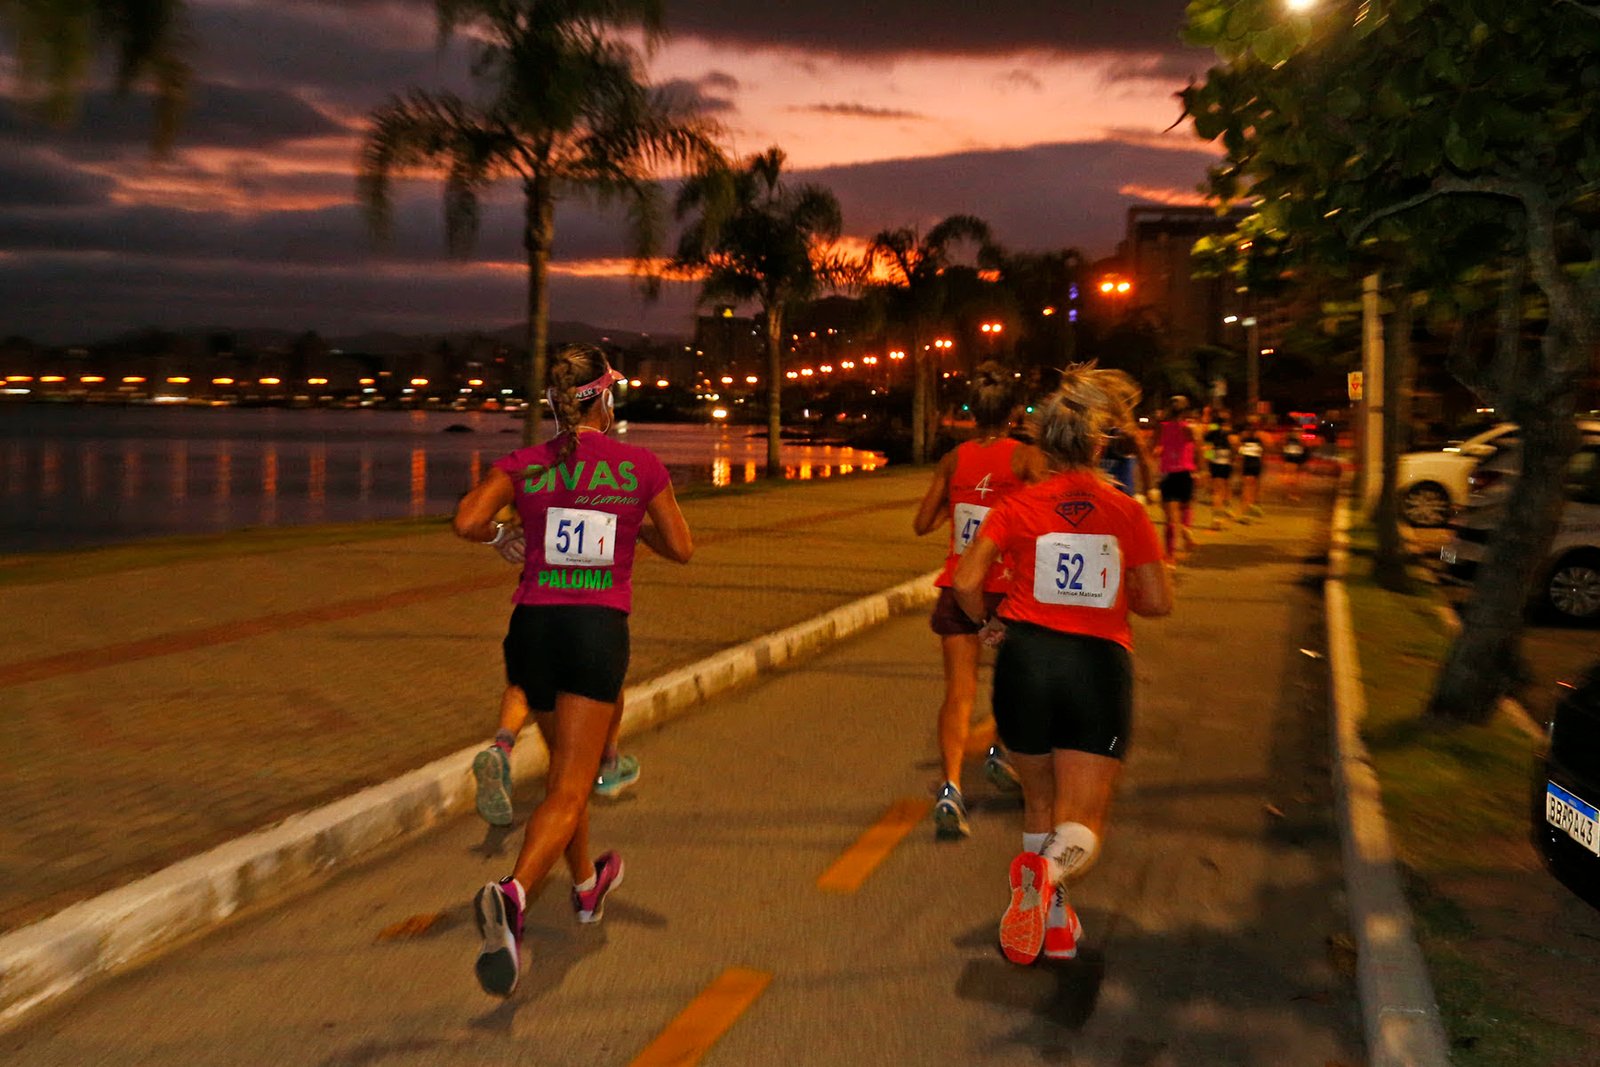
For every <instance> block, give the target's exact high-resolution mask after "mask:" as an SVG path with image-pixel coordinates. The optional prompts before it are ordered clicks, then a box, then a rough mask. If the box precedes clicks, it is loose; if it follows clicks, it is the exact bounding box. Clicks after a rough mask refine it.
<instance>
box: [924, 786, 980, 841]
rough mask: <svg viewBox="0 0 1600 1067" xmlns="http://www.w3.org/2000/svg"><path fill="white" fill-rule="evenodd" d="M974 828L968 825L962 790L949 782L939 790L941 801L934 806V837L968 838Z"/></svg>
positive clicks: (935, 802)
mask: <svg viewBox="0 0 1600 1067" xmlns="http://www.w3.org/2000/svg"><path fill="white" fill-rule="evenodd" d="M971 833H972V827H971V826H969V825H967V802H966V801H965V800H964V799H962V796H961V790H959V789H957V788H956V787H955V786H953V785H951V784H950V783H949V782H946V783H945V784H944V787H943V788H942V789H940V790H939V799H938V800H936V801H934V804H933V836H934V837H936V838H940V839H948V838H953V837H967V836H969V835H971Z"/></svg>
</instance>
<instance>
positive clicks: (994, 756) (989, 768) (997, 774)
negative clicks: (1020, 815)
mask: <svg viewBox="0 0 1600 1067" xmlns="http://www.w3.org/2000/svg"><path fill="white" fill-rule="evenodd" d="M983 773H984V774H986V775H988V776H989V782H990V784H992V785H993V786H994V787H995V788H996V789H998V790H1000V792H1002V793H1020V792H1022V779H1021V778H1020V777H1018V776H1017V769H1016V768H1015V767H1013V766H1011V761H1010V760H1008V759H1006V754H1005V753H1004V752H1001V751H1000V746H999V745H990V746H989V754H988V755H987V756H985V757H984V759H983Z"/></svg>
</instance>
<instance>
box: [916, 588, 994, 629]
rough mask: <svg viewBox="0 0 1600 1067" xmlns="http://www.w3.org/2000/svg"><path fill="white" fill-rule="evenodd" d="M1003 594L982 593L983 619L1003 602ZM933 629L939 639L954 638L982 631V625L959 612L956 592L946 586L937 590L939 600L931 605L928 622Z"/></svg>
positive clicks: (959, 606)
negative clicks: (931, 615)
mask: <svg viewBox="0 0 1600 1067" xmlns="http://www.w3.org/2000/svg"><path fill="white" fill-rule="evenodd" d="M1005 598H1006V595H1005V594H1004V593H984V594H983V610H984V618H986V619H987V618H988V617H989V616H990V615H993V614H994V613H995V609H996V608H998V607H999V606H1000V601H1002V600H1004V599H1005ZM928 624H929V625H930V626H932V627H933V632H934V633H936V634H938V635H939V636H940V637H955V636H957V635H959V634H975V633H977V632H978V631H979V630H982V629H983V623H981V622H973V621H972V620H971V619H970V618H968V617H967V613H966V612H964V611H962V610H961V605H960V604H957V603H956V591H955V590H954V589H951V588H949V587H948V586H946V587H945V588H943V589H941V590H939V599H938V600H936V601H935V602H934V605H933V617H932V618H931V619H929V620H928Z"/></svg>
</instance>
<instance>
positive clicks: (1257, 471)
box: [1244, 456, 1261, 478]
mask: <svg viewBox="0 0 1600 1067" xmlns="http://www.w3.org/2000/svg"><path fill="white" fill-rule="evenodd" d="M1244 476H1245V477H1246V478H1259V477H1261V457H1260V456H1245V457H1244Z"/></svg>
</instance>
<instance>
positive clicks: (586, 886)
mask: <svg viewBox="0 0 1600 1067" xmlns="http://www.w3.org/2000/svg"><path fill="white" fill-rule="evenodd" d="M599 884H600V872H599V871H595V872H594V873H593V874H591V875H590V876H589V880H588V881H587V882H573V883H572V888H574V889H576V890H577V891H578V892H580V893H587V892H588V891H589V890H591V889H593V888H594V887H595V886H597V885H599Z"/></svg>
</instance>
